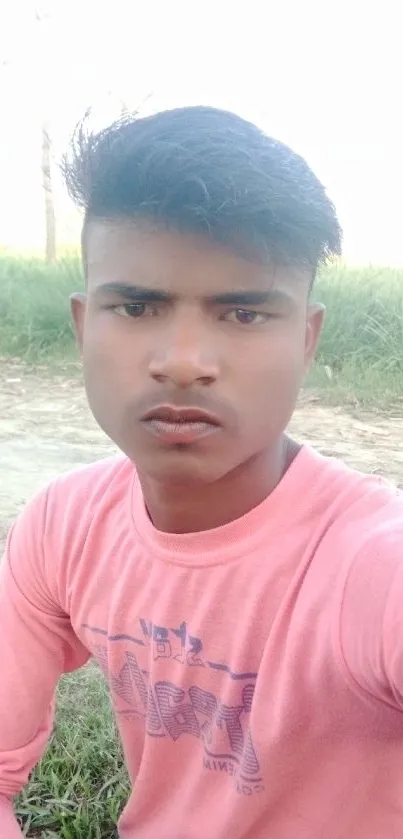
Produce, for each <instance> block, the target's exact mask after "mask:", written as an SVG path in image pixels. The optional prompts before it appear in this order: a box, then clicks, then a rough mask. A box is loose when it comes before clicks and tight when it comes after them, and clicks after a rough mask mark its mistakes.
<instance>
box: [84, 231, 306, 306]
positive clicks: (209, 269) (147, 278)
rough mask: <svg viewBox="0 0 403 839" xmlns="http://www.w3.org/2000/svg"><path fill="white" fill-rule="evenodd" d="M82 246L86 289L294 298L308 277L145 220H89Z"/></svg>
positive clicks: (195, 235)
mask: <svg viewBox="0 0 403 839" xmlns="http://www.w3.org/2000/svg"><path fill="white" fill-rule="evenodd" d="M84 250H85V267H86V274H87V282H88V287H89V291H93V290H95V289H96V288H97V287H98V286H100V285H102V284H103V283H105V282H124V283H132V284H133V285H140V284H141V285H142V286H144V287H147V288H152V289H158V290H163V291H166V292H172V293H175V294H180V293H187V294H188V293H191V294H192V295H207V296H208V295H212V294H216V293H217V292H218V291H223V290H227V291H228V290H240V289H242V290H245V291H248V290H249V289H253V290H255V291H257V290H266V289H281V290H283V291H287V293H289V294H291V295H292V296H293V297H295V296H297V297H299V296H300V294H301V292H302V293H303V294H305V293H306V286H307V283H308V284H309V281H310V278H309V275H308V273H307V272H302V271H297V270H296V269H295V268H285V267H280V266H276V265H274V264H273V263H271V262H270V261H269V260H267V261H265V262H258V261H252V260H250V259H245V258H244V257H242V256H240V255H238V254H236V253H235V252H234V251H233V250H230V249H229V248H228V247H225V246H223V245H220V244H218V243H216V242H214V241H212V240H210V239H209V238H207V237H205V236H201V235H197V234H192V233H183V232H179V231H176V230H169V229H165V228H162V227H158V226H153V225H152V224H150V223H147V222H141V223H139V222H129V221H103V220H91V221H90V222H89V223H88V225H87V228H86V231H85V246H84Z"/></svg>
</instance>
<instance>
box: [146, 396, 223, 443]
mask: <svg viewBox="0 0 403 839" xmlns="http://www.w3.org/2000/svg"><path fill="white" fill-rule="evenodd" d="M142 421H143V423H144V425H145V426H146V428H147V429H148V431H150V432H151V433H152V434H153V435H154V436H156V437H159V438H160V439H161V440H163V441H164V442H166V443H192V442H195V441H196V440H198V439H201V438H203V437H206V436H207V435H210V434H212V433H214V432H216V431H217V430H218V429H219V427H220V422H219V420H218V419H217V417H215V416H214V415H213V414H209V413H207V412H206V411H202V410H200V408H196V407H193V408H176V407H172V406H169V405H161V406H158V407H156V408H153V409H151V410H150V411H148V413H147V414H145V415H144V417H143V420H142Z"/></svg>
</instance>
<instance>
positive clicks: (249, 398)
mask: <svg viewBox="0 0 403 839" xmlns="http://www.w3.org/2000/svg"><path fill="white" fill-rule="evenodd" d="M253 355H254V361H253V363H252V361H251V354H249V356H248V354H247V353H245V354H244V355H243V361H242V362H241V364H242V366H241V367H239V368H238V371H239V375H241V376H242V380H243V388H242V389H243V391H244V394H245V399H244V406H245V408H246V409H247V411H248V414H249V418H250V423H251V424H253V426H254V428H255V430H256V433H259V429H261V431H262V433H263V434H264V433H265V430H266V431H268V430H269V429H271V430H272V431H273V432H274V431H276V432H278V431H279V430H282V429H284V428H285V426H286V425H288V422H289V420H290V419H291V416H292V413H293V411H294V407H295V403H296V400H297V398H298V394H299V390H300V388H301V384H302V381H303V377H304V369H305V368H304V336H303V335H302V336H300V335H294V336H293V338H292V340H291V338H290V337H289V336H288V337H287V336H283V337H282V338H281V339H280V336H278V337H277V340H276V341H275V342H267V341H266V342H265V343H264V344H263V343H262V346H261V347H260V348H259V352H257V353H255V352H254V353H253Z"/></svg>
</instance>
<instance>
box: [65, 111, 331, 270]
mask: <svg viewBox="0 0 403 839" xmlns="http://www.w3.org/2000/svg"><path fill="white" fill-rule="evenodd" d="M63 171H64V176H65V180H66V184H67V188H68V191H69V193H70V196H71V197H72V198H73V200H75V201H76V203H77V204H78V205H79V206H81V207H83V208H84V211H85V222H84V229H85V225H86V223H87V222H88V221H90V220H91V219H96V218H99V219H116V218H124V219H126V218H129V219H136V218H137V219H144V220H150V221H152V222H154V223H157V224H161V225H164V226H167V227H170V228H173V229H176V230H180V231H182V230H183V231H185V232H194V233H200V234H202V235H206V236H209V237H211V238H212V239H213V240H215V241H217V242H219V243H222V244H224V245H227V246H229V247H231V248H232V249H235V250H236V251H239V252H240V253H243V254H245V255H251V254H255V255H259V254H260V255H262V254H264V255H266V256H268V257H270V258H272V259H273V260H274V261H276V262H278V263H281V264H288V263H294V264H296V265H301V266H303V267H305V268H309V270H310V272H311V273H312V275H314V274H315V273H316V269H317V268H318V266H319V265H320V264H322V263H323V262H325V261H326V260H327V259H328V258H329V257H331V256H333V255H339V254H340V252H341V229H340V226H339V223H338V220H337V215H336V211H335V208H334V206H333V204H332V203H331V201H330V200H329V198H328V197H327V195H326V192H325V189H324V187H323V186H322V184H321V183H320V181H319V180H318V178H317V177H316V176H315V175H314V173H313V172H312V171H311V169H310V168H309V166H308V164H307V163H306V162H305V160H303V159H302V158H301V157H300V156H299V155H297V154H295V153H294V152H293V151H292V150H291V149H289V148H288V147H287V146H285V145H283V143H280V142H278V141H277V140H274V139H272V138H271V137H268V136H266V135H265V134H264V133H263V132H262V131H261V130H260V129H259V128H257V127H256V126H255V125H253V124H252V123H250V122H247V121H246V120H244V119H242V118H241V117H239V116H237V115H235V114H233V113H229V112H227V111H222V110H219V109H216V108H211V107H204V106H197V107H186V108H177V109H175V110H169V111H162V112H160V113H156V114H154V115H152V116H147V117H143V118H139V117H138V115H137V114H134V115H132V116H125V117H124V118H123V119H121V120H119V121H117V122H115V123H113V124H112V125H111V126H109V127H108V128H106V129H104V130H102V131H100V132H97V133H91V132H88V131H86V119H84V120H83V121H82V122H81V123H80V125H79V126H78V128H77V129H76V131H75V134H74V136H73V140H72V143H71V148H70V152H69V153H68V154H67V155H66V157H65V158H64V162H63Z"/></svg>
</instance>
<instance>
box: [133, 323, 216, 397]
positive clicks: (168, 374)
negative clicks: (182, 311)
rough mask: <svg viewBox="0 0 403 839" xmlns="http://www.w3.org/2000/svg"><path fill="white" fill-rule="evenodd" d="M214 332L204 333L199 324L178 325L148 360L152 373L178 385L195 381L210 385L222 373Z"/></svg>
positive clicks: (159, 380)
mask: <svg viewBox="0 0 403 839" xmlns="http://www.w3.org/2000/svg"><path fill="white" fill-rule="evenodd" d="M211 343H212V342H211V336H207V335H201V334H200V330H198V329H197V327H194V326H193V327H190V326H189V325H188V326H187V327H186V328H181V329H178V328H177V329H176V330H175V333H174V334H170V335H169V336H167V341H166V343H165V344H164V343H163V344H162V346H161V344H160V343H159V344H158V346H157V347H156V348H155V352H154V354H153V357H152V359H151V361H150V363H149V373H150V376H152V378H153V379H155V380H156V381H158V382H161V383H164V382H165V383H166V382H171V383H172V384H174V385H175V386H176V387H179V388H189V387H192V386H193V385H195V384H200V385H211V384H213V383H214V382H215V381H216V380H217V378H218V375H219V370H218V362H217V360H216V359H215V358H214V348H213V347H212V346H211Z"/></svg>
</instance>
